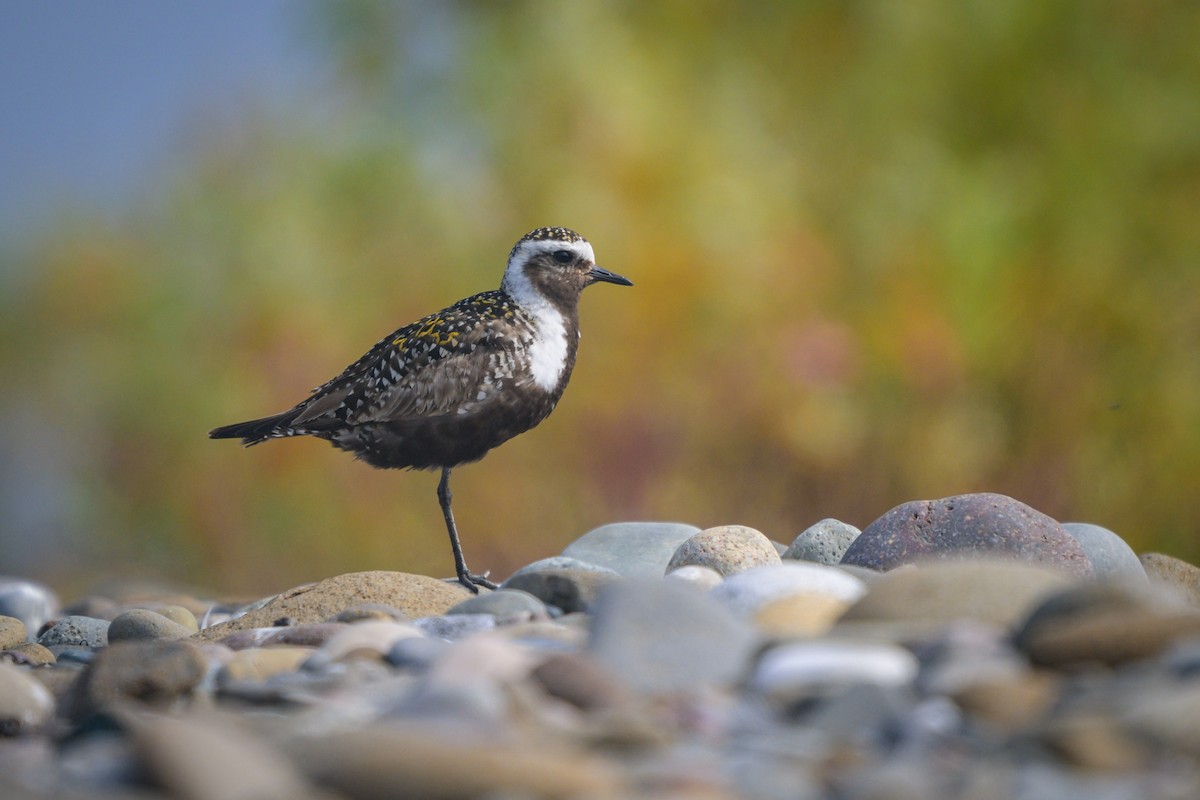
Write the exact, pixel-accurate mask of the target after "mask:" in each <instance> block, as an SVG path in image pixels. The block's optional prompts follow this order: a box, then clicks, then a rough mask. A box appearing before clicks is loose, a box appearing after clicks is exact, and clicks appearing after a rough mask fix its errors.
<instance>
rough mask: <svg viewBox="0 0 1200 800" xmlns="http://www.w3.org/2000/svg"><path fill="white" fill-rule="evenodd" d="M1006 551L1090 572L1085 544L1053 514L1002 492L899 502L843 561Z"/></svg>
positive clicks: (890, 561)
mask: <svg viewBox="0 0 1200 800" xmlns="http://www.w3.org/2000/svg"><path fill="white" fill-rule="evenodd" d="M987 555H1000V556H1008V557H1012V558H1019V559H1022V560H1025V561H1032V562H1035V563H1038V564H1043V565H1045V566H1049V567H1054V568H1056V569H1061V570H1063V571H1064V572H1068V573H1071V574H1073V575H1078V576H1081V577H1090V576H1091V575H1092V574H1093V570H1092V563H1091V561H1090V560H1088V557H1087V555H1086V554H1085V553H1084V551H1083V548H1082V547H1081V546H1080V545H1079V542H1077V541H1076V540H1075V539H1074V538H1073V537H1072V536H1071V535H1070V534H1069V533H1067V532H1066V531H1065V530H1063V527H1062V526H1061V525H1059V524H1058V523H1057V522H1055V521H1054V520H1053V519H1051V518H1050V517H1048V516H1046V515H1045V514H1042V513H1041V512H1039V511H1036V510H1034V509H1032V508H1030V507H1029V506H1027V505H1025V504H1024V503H1021V502H1019V501H1017V500H1014V499H1012V498H1011V497H1006V496H1004V495H1001V494H986V493H985V494H964V495H958V496H956V497H947V498H945V499H942V500H918V501H914V502H911V503H904V504H903V505H899V506H896V507H895V508H893V509H892V510H891V511H889V512H887V513H886V514H884V515H883V516H882V517H880V518H879V519H877V520H875V521H874V522H872V523H871V524H870V525H868V526H867V527H866V528H865V529H864V530H863V532H862V534H861V535H860V536H859V537H858V538H857V539H855V540H854V543H853V544H851V545H850V547H849V548H848V549H847V550H846V554H845V556H843V558H842V562H843V563H846V564H857V565H860V566H864V567H871V568H872V569H885V570H886V569H892V568H894V567H897V566H900V565H901V564H911V563H914V562H916V561H922V560H928V559H935V558H942V559H946V558H950V559H956V558H964V557H972V556H975V557H978V556H987Z"/></svg>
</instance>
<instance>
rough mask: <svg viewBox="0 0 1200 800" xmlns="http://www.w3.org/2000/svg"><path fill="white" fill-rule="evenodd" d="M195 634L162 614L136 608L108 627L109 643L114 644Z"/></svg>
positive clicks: (121, 615)
mask: <svg viewBox="0 0 1200 800" xmlns="http://www.w3.org/2000/svg"><path fill="white" fill-rule="evenodd" d="M194 632H195V631H193V630H189V629H188V628H186V627H184V626H183V625H180V624H179V623H178V622H174V621H172V620H170V619H167V618H166V617H164V616H163V615H162V614H158V613H155V612H153V611H147V610H146V609H144V608H135V609H131V610H129V611H125V612H123V613H121V614H118V615H117V616H116V618H115V619H113V621H112V623H111V624H110V625H109V626H108V641H109V642H110V643H112V642H125V641H132V640H145V639H185V638H187V637H188V636H191V635H192V634H193V633H194Z"/></svg>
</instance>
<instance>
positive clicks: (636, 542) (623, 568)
mask: <svg viewBox="0 0 1200 800" xmlns="http://www.w3.org/2000/svg"><path fill="white" fill-rule="evenodd" d="M699 532H700V529H699V528H697V527H696V526H695V525H685V524H683V523H681V522H614V523H612V524H609V525H601V526H600V527H599V528H593V529H592V530H590V531H588V532H587V533H585V534H584V535H583V536H580V537H579V538H578V539H576V540H575V541H573V542H571V544H569V545H567V546H566V547H565V548H563V551H562V554H563V555H564V556H569V557H571V558H578V559H580V560H581V561H587V562H589V563H591V564H596V565H598V566H601V567H608V568H609V569H611V570H613V571H615V572H617V573H618V574H620V575H622V576H624V577H626V578H660V577H662V575H663V573H664V572H666V570H667V564H669V563H670V562H671V556H673V555H675V551H676V550H677V549H678V548H679V545H681V544H683V543H684V542H685V541H687V540H688V539H690V538H691V537H692V536H695V535H696V534H697V533H699Z"/></svg>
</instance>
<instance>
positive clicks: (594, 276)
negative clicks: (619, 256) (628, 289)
mask: <svg viewBox="0 0 1200 800" xmlns="http://www.w3.org/2000/svg"><path fill="white" fill-rule="evenodd" d="M599 281H604V282H605V283H615V284H617V285H618V286H633V281H631V280H629V278H626V277H625V276H624V275H618V274H617V273H615V272H609V271H608V270H606V269H604V268H603V267H592V269H591V270H590V271H589V272H588V283H589V284H591V283H597V282H599Z"/></svg>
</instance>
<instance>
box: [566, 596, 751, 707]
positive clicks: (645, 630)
mask: <svg viewBox="0 0 1200 800" xmlns="http://www.w3.org/2000/svg"><path fill="white" fill-rule="evenodd" d="M743 574H745V573H743ZM592 617H593V619H592V630H591V639H590V641H589V642H588V652H589V653H590V654H591V656H592V657H593V658H595V660H596V661H597V663H599V664H601V665H603V666H604V667H606V668H607V669H609V670H610V671H611V672H612V673H613V674H615V675H619V676H621V678H622V679H623V680H624V681H625V682H626V683H627V684H628V685H629V687H630V688H631V689H633V690H634V691H636V692H643V693H650V694H655V693H663V692H675V691H687V690H693V691H694V690H697V689H698V688H700V687H701V686H703V685H705V684H713V685H728V684H731V683H733V682H734V681H736V680H738V679H739V678H741V677H742V676H743V674H744V672H745V670H746V669H747V667H748V664H749V659H750V656H751V654H752V653H753V651H754V650H755V648H756V647H757V646H758V634H757V633H756V632H755V631H754V629H753V628H752V627H751V626H749V625H747V624H746V623H744V622H743V621H741V620H739V619H737V618H736V617H734V616H733V614H731V613H730V612H729V611H728V610H726V609H725V608H724V607H723V606H722V605H721V604H720V603H718V602H716V601H715V600H714V599H712V598H711V597H709V596H708V595H706V594H701V593H699V592H696V591H693V590H692V589H690V588H688V587H686V586H682V585H680V584H678V583H672V582H669V581H664V580H662V579H658V580H653V581H651V580H648V579H642V580H629V581H623V582H621V583H615V584H613V585H611V586H610V587H608V589H607V590H606V591H605V592H604V594H603V595H601V597H600V600H599V602H598V603H597V604H596V608H595V610H594V612H593V614H592Z"/></svg>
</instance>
